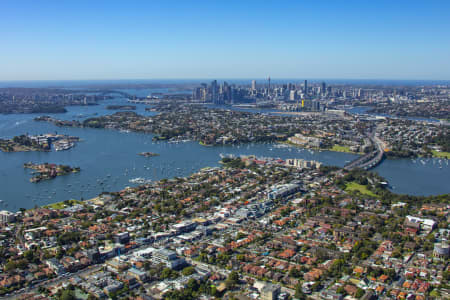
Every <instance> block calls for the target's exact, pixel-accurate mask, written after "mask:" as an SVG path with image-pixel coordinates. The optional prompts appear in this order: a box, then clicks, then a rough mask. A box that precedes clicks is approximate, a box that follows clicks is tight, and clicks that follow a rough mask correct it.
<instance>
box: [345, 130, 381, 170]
mask: <svg viewBox="0 0 450 300" xmlns="http://www.w3.org/2000/svg"><path fill="white" fill-rule="evenodd" d="M369 139H370V140H371V142H372V144H373V145H375V146H376V150H375V151H372V152H370V153H367V154H365V155H363V156H360V157H358V158H357V159H355V160H353V161H351V162H349V163H348V164H346V165H345V166H344V169H346V170H352V169H355V168H360V169H364V170H370V169H372V168H375V167H376V166H377V165H378V164H380V163H381V162H382V161H383V159H384V149H383V143H382V141H381V140H380V139H379V138H377V137H375V136H369Z"/></svg>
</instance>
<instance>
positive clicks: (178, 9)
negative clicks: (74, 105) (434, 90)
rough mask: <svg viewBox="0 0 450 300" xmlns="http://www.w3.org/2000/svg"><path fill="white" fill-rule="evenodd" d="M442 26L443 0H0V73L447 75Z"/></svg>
mask: <svg viewBox="0 0 450 300" xmlns="http://www.w3.org/2000/svg"><path fill="white" fill-rule="evenodd" d="M449 29H450V3H449V2H448V1H427V2H426V3H425V2H422V1H404V0H399V1H395V2H392V1H384V0H383V1H376V2H370V3H363V2H361V1H346V2H345V3H337V2H335V1H324V2H321V3H299V2H298V1H277V2H275V1H267V2H264V3H261V2H259V1H245V2H244V3H243V2H238V1H227V2H223V3H222V2H220V3H215V2H211V1H194V2H189V3H187V2H186V3H183V2H182V3H179V2H177V1H161V2H157V1H155V2H148V1H136V2H133V3H132V4H125V3H122V2H119V1H96V2H95V3H93V2H92V1H77V2H76V3H75V2H73V3H70V2H69V3H63V2H61V1H41V2H36V1H31V0H18V1H11V2H6V3H5V2H4V3H2V4H0V36H1V37H2V38H1V41H2V45H3V47H1V48H0V57H1V58H2V59H0V81H36V80H40V81H42V80H45V81H48V80H51V81H61V80H67V81H70V80H177V79H183V80H205V79H213V78H214V79H215V78H219V79H220V78H235V79H258V78H260V79H261V78H265V77H267V76H270V77H271V78H280V79H289V78H299V79H310V80H321V79H333V80H416V81H426V80H431V81H446V80H450V39H449V38H448V32H449ZM140 78H141V79H140ZM152 78H153V79H152Z"/></svg>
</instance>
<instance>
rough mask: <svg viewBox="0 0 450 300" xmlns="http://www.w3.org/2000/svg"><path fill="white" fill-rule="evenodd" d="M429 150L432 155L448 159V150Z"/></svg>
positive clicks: (449, 156) (449, 153)
mask: <svg viewBox="0 0 450 300" xmlns="http://www.w3.org/2000/svg"><path fill="white" fill-rule="evenodd" d="M431 152H433V157H440V158H447V159H450V152H443V151H441V152H439V151H436V150H432V151H431Z"/></svg>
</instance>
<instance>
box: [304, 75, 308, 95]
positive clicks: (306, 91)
mask: <svg viewBox="0 0 450 300" xmlns="http://www.w3.org/2000/svg"><path fill="white" fill-rule="evenodd" d="M304 93H305V95H308V81H307V80H306V79H305V91H304Z"/></svg>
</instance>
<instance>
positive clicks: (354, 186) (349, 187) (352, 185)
mask: <svg viewBox="0 0 450 300" xmlns="http://www.w3.org/2000/svg"><path fill="white" fill-rule="evenodd" d="M345 190H346V191H347V192H354V191H359V192H360V193H361V194H363V195H368V196H372V197H377V195H376V194H375V193H373V192H372V191H369V190H368V189H367V187H366V186H365V185H362V184H359V183H356V182H349V183H347V184H346V186H345Z"/></svg>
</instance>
